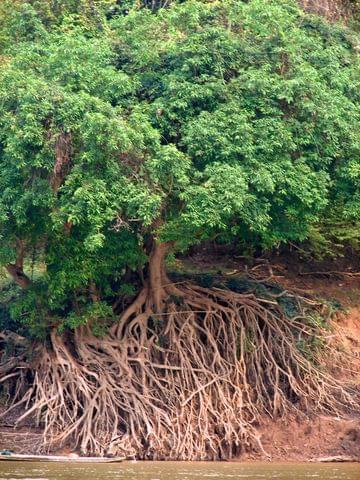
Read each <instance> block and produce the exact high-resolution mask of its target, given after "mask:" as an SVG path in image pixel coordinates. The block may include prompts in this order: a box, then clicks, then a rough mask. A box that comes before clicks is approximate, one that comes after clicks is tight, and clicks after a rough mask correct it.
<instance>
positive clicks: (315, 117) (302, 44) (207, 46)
mask: <svg viewBox="0 0 360 480" xmlns="http://www.w3.org/2000/svg"><path fill="white" fill-rule="evenodd" d="M55 3H56V2H55ZM62 3H63V4H61V9H60V11H61V12H62V16H61V17H60V18H59V17H58V16H57V13H56V12H57V11H56V5H55V4H54V5H55V6H54V5H53V9H52V10H51V9H50V7H49V3H48V2H20V3H19V4H16V5H15V9H14V10H13V9H11V12H10V13H8V16H9V15H10V17H11V18H15V21H16V25H17V29H14V28H12V27H11V22H10V23H8V25H9V29H8V32H6V31H4V40H3V62H2V66H1V71H0V76H1V81H0V143H1V156H0V162H1V176H0V185H1V188H0V192H1V193H0V206H1V209H0V219H1V242H2V244H1V249H0V258H1V263H2V264H3V265H16V259H17V257H18V255H19V245H21V246H22V247H21V248H20V256H21V255H25V257H26V256H29V255H31V252H32V251H33V250H34V249H35V250H37V251H41V252H42V260H43V262H44V263H45V265H46V275H45V277H46V280H44V279H42V280H41V282H45V285H46V287H45V286H44V285H43V286H42V287H43V288H45V289H46V294H47V295H48V294H49V292H51V294H50V299H51V301H50V305H52V303H51V302H52V301H53V302H54V306H56V307H60V306H61V305H62V304H63V302H65V303H68V297H69V295H70V292H74V291H77V290H78V289H80V290H81V289H84V288H86V287H87V286H88V285H89V283H91V282H95V284H99V285H101V286H102V287H101V288H103V289H104V296H105V297H106V296H107V293H110V296H111V292H110V291H111V289H112V288H113V283H114V279H116V278H119V277H120V276H121V272H123V271H124V268H125V267H126V266H128V267H130V268H131V269H134V270H136V268H138V267H140V266H141V265H143V264H144V262H145V258H146V254H145V253H146V252H144V248H143V245H144V244H145V242H146V241H147V238H148V237H149V236H156V237H159V239H161V240H162V241H164V242H171V244H172V245H173V249H175V250H176V249H180V250H181V249H182V250H184V249H186V248H187V247H188V246H190V245H192V244H194V243H197V242H201V241H202V240H204V239H207V238H213V237H215V236H220V237H222V238H223V239H225V241H229V240H230V239H231V238H232V237H237V238H246V239H248V241H250V242H253V243H255V244H260V245H263V246H267V247H270V246H273V245H275V244H279V243H281V242H284V243H286V242H287V241H296V240H303V239H305V238H306V237H307V235H308V233H309V227H311V226H312V225H313V224H314V222H317V221H319V220H321V218H322V216H324V215H325V216H326V215H327V213H326V212H328V211H329V209H332V208H333V207H334V205H337V207H339V205H340V209H341V215H342V216H344V217H347V218H358V217H359V212H360V208H359V205H360V203H359V202H360V180H359V179H360V174H359V172H360V167H359V131H360V129H359V79H360V76H359V60H358V53H357V52H358V37H356V36H355V35H354V34H352V33H351V32H350V31H349V30H347V29H346V28H343V27H341V26H334V25H329V24H327V23H325V22H324V21H323V20H321V19H320V18H318V17H315V16H311V15H308V14H306V13H304V12H303V11H301V10H300V9H299V8H298V7H297V6H296V5H295V4H294V3H292V2H291V1H287V0H284V1H280V2H279V1H271V2H264V1H263V0H253V1H251V2H239V1H226V2H207V1H188V2H185V3H183V4H179V5H173V6H172V7H171V8H166V9H160V10H158V11H157V13H156V14H153V13H152V12H151V10H147V9H131V6H129V9H128V10H126V14H124V13H120V14H116V15H108V17H106V13H108V12H109V9H110V10H111V8H110V7H111V5H110V4H111V2H108V1H107V2H104V1H103V2H95V3H94V4H93V10H92V12H93V15H95V16H96V15H98V17H96V18H98V21H99V22H100V23H101V26H100V23H99V25H97V24H96V22H95V24H94V25H95V27H94V25H92V26H91V28H89V24H86V22H85V21H84V20H83V21H75V20H74V18H75V17H76V15H78V17H76V18H81V19H84V18H86V19H89V18H90V19H91V18H92V17H91V15H90V14H89V13H88V11H87V10H86V9H89V8H90V7H91V2H90V3H89V4H86V2H75V4H76V5H78V10H79V8H80V9H81V8H82V9H83V13H84V12H85V13H86V12H87V14H86V15H84V14H83V15H82V16H80V17H79V11H76V9H75V10H74V5H75V4H74V5H72V2H70V1H69V2H62ZM265 3H266V5H265ZM89 5H90V6H89ZM6 6H7V3H6V2H5V3H4V4H3V6H2V9H3V10H4V9H5V10H6ZM105 6H106V9H107V10H106V9H105ZM112 6H113V7H114V5H112ZM95 7H96V8H95ZM71 9H72V10H71ZM94 9H95V10H94ZM80 13H81V12H80ZM90 13H91V8H90ZM16 15H20V16H21V19H22V23H21V22H18V21H17V20H16V19H17V18H18V17H17V16H16ZM101 15H102V16H101ZM4 18H6V19H8V17H6V15H5V17H4ZM99 19H100V20H99ZM22 251H23V252H22ZM21 252H22V253H21ZM19 262H20V263H21V262H22V259H19V258H18V263H19ZM115 283H116V281H115ZM111 285H112V286H111ZM107 289H109V292H107ZM105 292H107V293H105ZM112 293H114V292H112ZM71 295H73V294H71ZM62 306H63V305H62Z"/></svg>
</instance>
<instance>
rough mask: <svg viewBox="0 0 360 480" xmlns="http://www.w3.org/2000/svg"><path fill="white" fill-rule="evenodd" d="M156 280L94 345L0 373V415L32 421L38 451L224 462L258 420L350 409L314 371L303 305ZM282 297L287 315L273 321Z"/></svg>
mask: <svg viewBox="0 0 360 480" xmlns="http://www.w3.org/2000/svg"><path fill="white" fill-rule="evenodd" d="M160 277H161V279H162V284H161V286H160V288H158V289H156V290H155V289H154V286H153V285H154V283H152V284H151V283H149V285H148V286H146V287H144V288H143V290H142V291H141V292H140V294H139V295H138V297H137V299H136V300H135V301H134V302H133V303H132V304H131V305H130V306H129V307H128V308H127V310H126V311H125V312H124V313H123V314H122V316H121V318H120V320H119V321H118V322H117V323H116V324H115V325H113V327H112V328H111V329H110V331H109V333H108V334H107V335H106V336H105V337H104V338H98V337H96V336H94V335H93V334H92V333H91V329H90V328H89V327H81V328H78V329H77V330H76V331H75V332H74V333H73V335H72V336H71V337H70V336H69V335H67V336H65V335H58V334H56V332H55V331H54V332H53V333H52V335H51V345H47V346H46V347H45V346H43V345H41V346H38V351H37V353H36V355H35V360H34V361H33V363H32V365H31V366H29V365H28V366H27V367H26V368H27V372H28V373H27V374H26V373H25V371H26V369H25V367H24V365H22V364H20V365H18V366H17V367H14V365H12V369H11V373H9V371H10V369H9V368H8V370H7V373H6V375H5V373H4V365H5V363H3V375H2V376H3V379H4V378H5V376H7V377H9V376H11V379H10V380H11V381H13V382H15V383H14V385H15V387H14V391H15V394H14V396H13V402H12V404H11V405H10V407H9V408H10V409H11V408H14V407H16V406H18V405H23V406H25V407H26V410H25V413H24V414H23V415H22V416H21V417H20V418H19V419H18V423H20V422H22V421H23V420H24V419H25V418H26V417H29V416H35V417H36V419H37V422H38V424H39V425H41V426H43V428H44V435H43V439H44V446H45V448H48V449H50V448H52V447H53V446H54V445H60V444H65V443H70V442H71V444H72V445H73V446H74V445H76V446H77V447H78V448H80V449H81V451H82V452H83V453H84V454H89V453H91V454H96V455H103V454H106V453H112V454H119V455H121V454H126V455H129V454H132V455H136V456H137V457H138V458H142V459H145V458H149V459H183V460H198V459H219V458H221V459H229V458H231V457H233V456H234V455H238V454H239V453H241V452H242V451H244V450H246V449H250V448H257V449H262V446H261V439H260V438H259V436H258V433H257V428H256V427H257V426H258V425H259V423H260V422H261V418H262V416H263V415H264V414H267V415H270V416H272V417H275V416H279V415H283V414H286V412H288V411H290V410H293V409H297V410H299V411H303V412H304V411H306V410H307V408H308V407H310V406H311V408H318V409H320V410H322V411H330V412H334V411H339V410H340V409H341V408H342V406H343V405H349V403H351V402H352V401H353V400H352V399H351V395H350V394H348V393H347V392H346V390H345V389H344V388H343V387H342V385H341V384H340V383H339V382H338V381H337V380H336V379H335V377H334V376H332V375H327V374H326V373H325V370H323V369H322V368H321V358H319V357H318V353H317V352H319V351H320V350H317V349H316V348H315V347H314V344H316V340H317V339H318V335H319V327H318V326H316V325H315V324H314V322H309V321H308V318H309V317H308V315H307V314H306V309H314V308H315V307H316V306H315V305H314V304H313V302H311V301H310V300H306V299H301V300H299V299H297V298H296V297H295V296H292V297H291V295H290V294H289V293H286V292H283V293H282V294H281V293H280V294H276V295H275V294H273V295H272V296H269V295H267V297H266V298H261V297H258V296H256V295H255V294H254V293H236V292H234V291H231V290H226V289H221V288H217V287H212V288H205V287H202V286H198V285H195V284H193V283H191V282H182V283H181V284H179V285H174V284H173V283H171V282H169V281H168V282H167V283H166V281H167V280H166V279H165V277H164V275H163V274H160ZM161 279H160V280H161ZM152 280H153V282H157V281H158V280H159V276H157V277H156V275H155V277H154V278H153V279H152ZM284 295H286V298H287V299H289V298H290V297H291V298H292V301H293V304H294V305H295V304H296V314H294V315H292V316H288V315H286V314H285V313H284V308H283V306H282V304H281V301H280V300H281V299H283V298H284ZM314 342H315V343H314ZM325 350H326V348H325ZM310 354H311V355H312V357H310ZM26 375H27V377H29V375H30V376H31V378H32V382H31V383H30V384H29V382H28V381H27V380H26Z"/></svg>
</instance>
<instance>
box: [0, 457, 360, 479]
mask: <svg viewBox="0 0 360 480" xmlns="http://www.w3.org/2000/svg"><path fill="white" fill-rule="evenodd" d="M5 479H6V480H30V479H31V480H117V479H118V480H238V479H239V480H268V479H269V480H271V479H277V480H304V479H311V480H360V464H344V463H343V464H298V463H296V464H295V463H294V464H276V463H247V464H244V463H230V462H229V463H227V462H224V463H223V462H217V463H206V462H204V463H200V462H196V463H191V462H181V463H180V462H137V463H131V462H124V463H119V464H97V465H94V464H92V465H90V464H89V465H80V464H77V465H76V464H73V465H69V464H60V463H26V462H3V461H1V462H0V480H5Z"/></svg>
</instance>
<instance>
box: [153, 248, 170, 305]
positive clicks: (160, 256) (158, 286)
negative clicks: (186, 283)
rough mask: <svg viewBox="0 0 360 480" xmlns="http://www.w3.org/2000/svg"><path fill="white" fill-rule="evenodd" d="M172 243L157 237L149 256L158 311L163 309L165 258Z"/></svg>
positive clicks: (154, 301)
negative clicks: (159, 241)
mask: <svg viewBox="0 0 360 480" xmlns="http://www.w3.org/2000/svg"><path fill="white" fill-rule="evenodd" d="M170 246H171V244H170V243H165V242H164V243H158V242H157V241H156V240H155V239H154V242H153V246H152V250H151V253H150V258H149V286H150V293H151V296H152V299H153V306H154V309H155V311H156V312H161V311H162V310H163V306H164V301H165V299H166V292H165V290H164V284H165V283H166V273H165V258H166V255H167V253H168V252H169V249H170Z"/></svg>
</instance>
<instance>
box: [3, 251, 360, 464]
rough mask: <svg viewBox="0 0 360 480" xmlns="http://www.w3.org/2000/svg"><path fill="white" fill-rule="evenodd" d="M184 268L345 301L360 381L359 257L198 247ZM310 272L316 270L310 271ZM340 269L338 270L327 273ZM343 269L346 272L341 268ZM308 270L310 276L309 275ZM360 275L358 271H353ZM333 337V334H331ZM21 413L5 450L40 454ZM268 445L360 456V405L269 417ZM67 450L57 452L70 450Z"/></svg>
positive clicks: (286, 451) (342, 319)
mask: <svg viewBox="0 0 360 480" xmlns="http://www.w3.org/2000/svg"><path fill="white" fill-rule="evenodd" d="M177 266H178V268H179V269H180V270H186V271H192V272H194V273H204V272H210V273H218V274H222V275H224V276H237V275H241V274H243V272H244V270H248V272H249V273H250V274H251V275H253V276H259V278H260V277H262V278H263V277H264V276H265V277H266V276H268V277H271V278H272V279H273V280H275V281H277V282H279V283H281V284H283V285H285V286H286V287H288V288H291V289H294V288H295V289H298V291H299V292H300V293H301V292H303V293H308V294H311V295H315V296H316V297H319V298H322V299H325V300H327V301H336V302H338V303H340V304H341V308H340V311H339V313H337V314H336V317H335V321H336V324H335V331H334V332H333V333H332V334H329V336H334V335H336V337H337V339H340V342H341V344H342V345H343V348H344V350H346V351H347V352H348V354H349V363H348V365H347V368H348V370H347V372H348V375H349V378H350V379H351V381H353V382H354V384H357V385H360V276H359V275H356V274H357V273H358V272H359V271H360V264H359V262H358V261H356V262H350V263H347V264H340V265H339V264H337V265H333V264H331V265H329V264H327V265H326V264H318V265H314V264H311V265H310V264H307V263H306V262H301V261H299V259H298V258H295V259H294V258H293V257H292V256H289V255H288V256H279V257H276V258H271V259H260V260H259V261H257V262H255V263H254V264H252V265H251V266H246V264H245V262H244V260H243V259H242V258H236V257H234V256H232V257H225V256H224V255H223V254H222V253H220V254H219V255H218V256H217V255H216V253H214V254H212V255H211V257H209V254H208V253H205V252H204V253H202V252H197V253H195V254H194V255H193V256H192V257H191V258H187V259H183V260H182V261H181V262H180V261H179V263H178V265H177ZM308 272H314V273H313V274H311V275H308V274H307V273H308ZM327 272H336V273H327ZM339 272H341V273H339ZM304 273H305V275H304ZM353 274H355V275H353ZM330 341H331V339H330ZM15 418H16V414H14V415H13V416H12V417H11V418H6V419H4V420H3V421H2V423H1V424H0V449H12V450H14V451H16V452H17V453H25V452H26V453H36V451H37V448H38V445H39V444H40V432H39V431H38V430H36V429H33V428H31V425H30V424H29V425H27V426H24V427H22V428H21V429H17V430H16V431H15V430H14V429H13V428H12V425H13V423H14V421H15ZM259 432H260V434H261V440H262V443H263V446H264V450H265V451H266V453H267V454H268V455H269V457H268V459H271V460H274V461H275V460H276V461H283V460H289V461H304V460H309V459H312V458H318V457H328V456H346V457H353V458H357V459H359V460H360V409H359V412H358V414H356V412H355V414H354V413H352V414H348V415H344V416H342V417H341V418H340V417H330V416H324V415H317V416H312V417H306V416H304V415H302V414H299V415H298V416H295V415H294V416H292V417H291V418H290V417H287V418H284V419H277V420H271V419H269V418H264V420H263V422H262V425H261V426H259ZM70 451H71V449H64V450H62V451H61V452H57V453H69V452H70ZM265 458H266V457H264V455H263V454H260V453H259V454H257V453H255V452H253V453H249V454H248V455H246V457H242V458H241V460H261V459H265Z"/></svg>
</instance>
